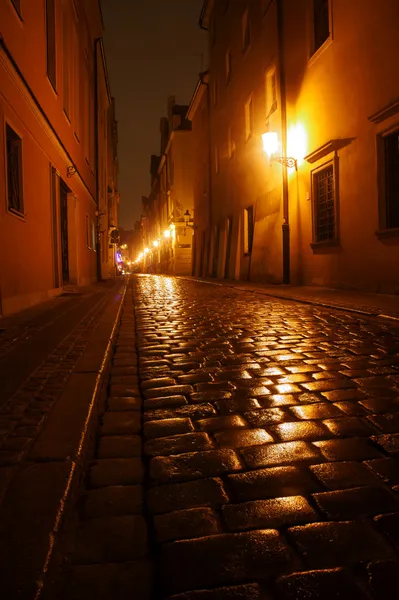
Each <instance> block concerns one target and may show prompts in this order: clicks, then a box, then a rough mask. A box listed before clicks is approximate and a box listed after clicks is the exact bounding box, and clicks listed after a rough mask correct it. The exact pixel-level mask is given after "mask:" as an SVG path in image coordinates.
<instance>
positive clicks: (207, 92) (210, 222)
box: [200, 27, 213, 277]
mask: <svg viewBox="0 0 399 600" xmlns="http://www.w3.org/2000/svg"><path fill="white" fill-rule="evenodd" d="M203 29H205V27H203ZM200 81H201V84H203V85H205V86H206V104H207V110H208V184H209V185H208V211H209V213H208V217H209V248H208V256H207V263H208V264H207V266H206V272H205V276H206V277H207V276H208V273H209V271H210V269H211V268H212V267H211V265H210V264H209V261H210V256H211V240H212V227H213V214H212V140H211V94H210V87H209V82H208V81H205V80H204V78H203V73H201V74H200Z"/></svg>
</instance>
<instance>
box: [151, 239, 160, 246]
mask: <svg viewBox="0 0 399 600" xmlns="http://www.w3.org/2000/svg"><path fill="white" fill-rule="evenodd" d="M152 245H153V246H154V248H158V246H159V241H158V240H154V241H153V242H152Z"/></svg>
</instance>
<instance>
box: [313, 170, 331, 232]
mask: <svg viewBox="0 0 399 600" xmlns="http://www.w3.org/2000/svg"><path fill="white" fill-rule="evenodd" d="M313 196H314V228H315V240H314V241H315V242H326V241H329V240H334V239H335V237H336V223H335V197H334V167H333V165H329V166H328V167H325V168H323V169H321V170H320V171H317V172H316V173H314V175H313Z"/></svg>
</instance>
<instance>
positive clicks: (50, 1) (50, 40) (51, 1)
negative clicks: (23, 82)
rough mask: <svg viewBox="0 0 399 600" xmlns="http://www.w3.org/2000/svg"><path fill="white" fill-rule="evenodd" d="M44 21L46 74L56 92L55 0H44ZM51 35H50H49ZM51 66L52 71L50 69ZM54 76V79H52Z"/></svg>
mask: <svg viewBox="0 0 399 600" xmlns="http://www.w3.org/2000/svg"><path fill="white" fill-rule="evenodd" d="M50 7H51V8H52V11H53V13H52V14H51V15H50V11H49V8H50ZM50 18H51V21H52V25H53V26H54V30H53V31H50V29H49V23H50ZM45 21H46V75H47V79H48V80H49V82H50V84H51V87H52V88H53V90H54V91H55V92H57V2H56V0H45ZM51 34H52V36H51V37H50V35H51ZM50 46H52V49H53V50H54V56H53V61H54V62H53V63H51V62H50V60H49V58H50V52H49V47H50ZM51 66H53V69H54V72H50V71H51ZM53 78H54V79H53Z"/></svg>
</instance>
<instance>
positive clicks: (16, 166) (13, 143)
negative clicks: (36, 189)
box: [6, 125, 24, 214]
mask: <svg viewBox="0 0 399 600" xmlns="http://www.w3.org/2000/svg"><path fill="white" fill-rule="evenodd" d="M6 138H7V198H8V210H9V211H11V212H15V213H18V214H23V212H24V204H23V196H22V141H21V138H20V137H19V136H18V135H17V134H16V133H15V131H14V130H13V129H11V127H10V126H9V125H7V126H6Z"/></svg>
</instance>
